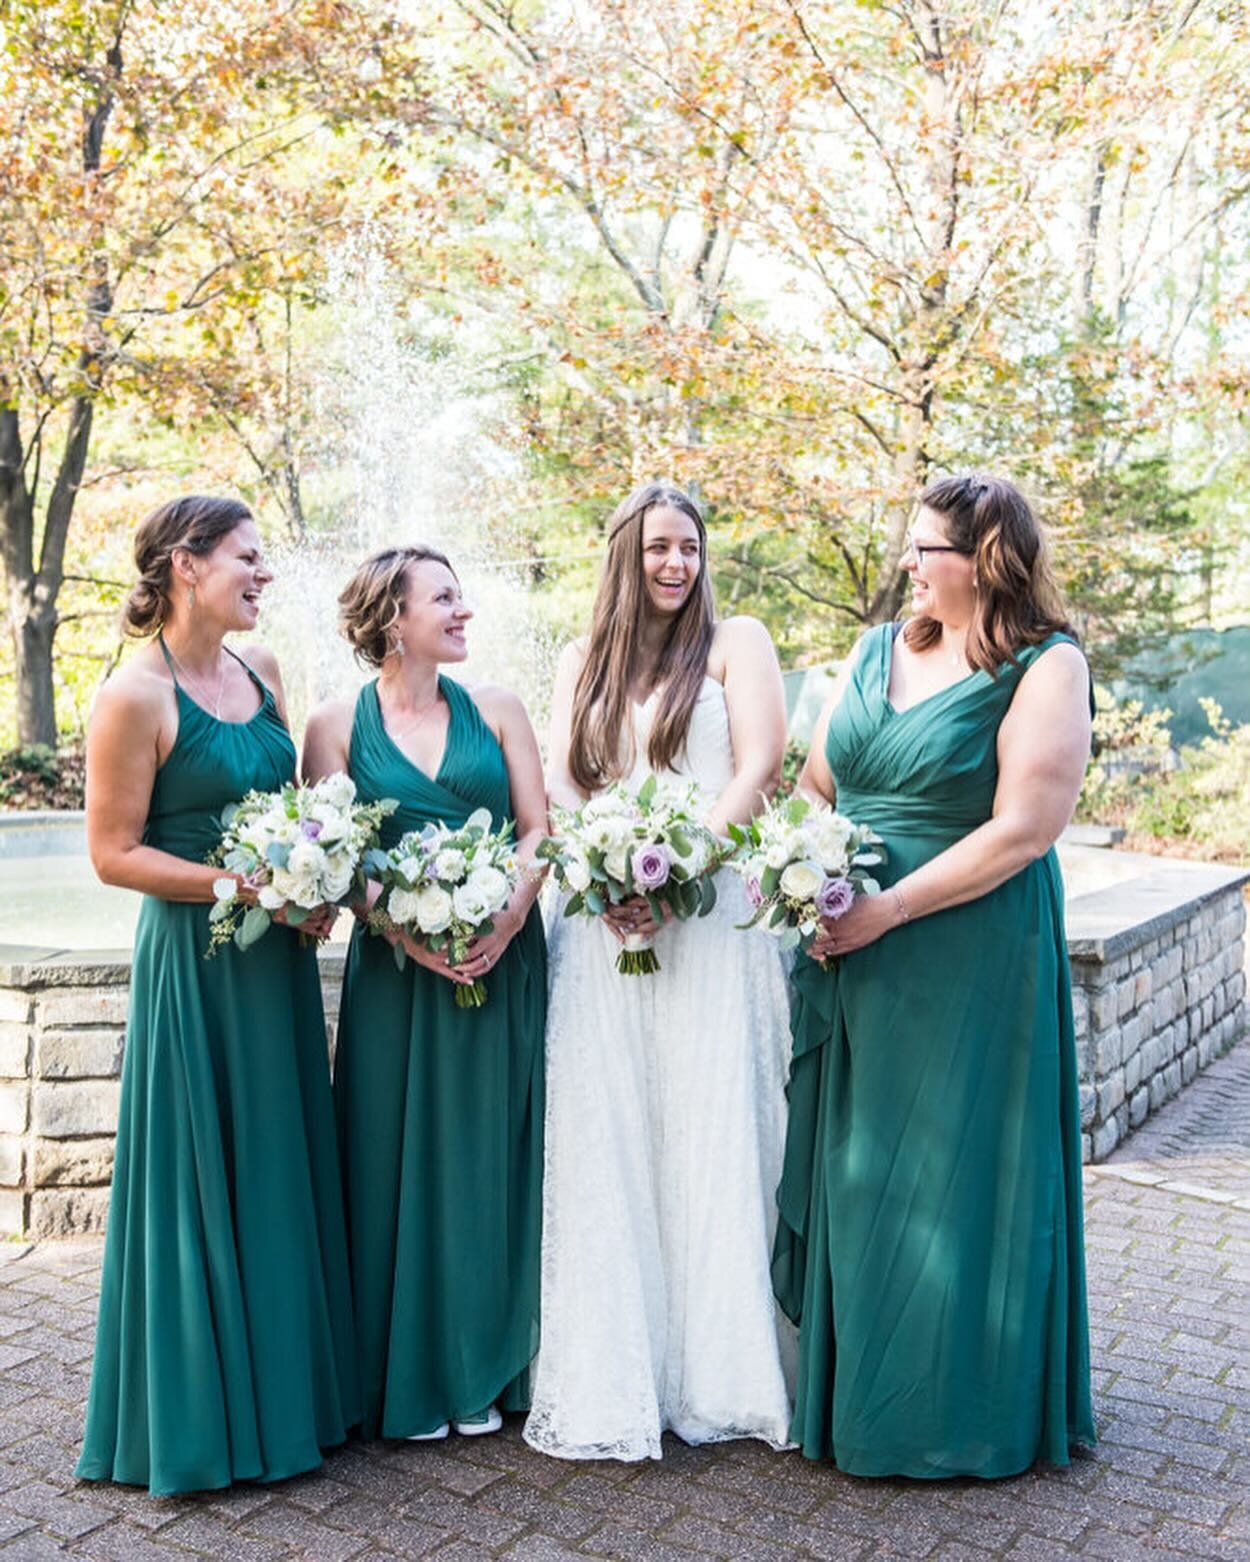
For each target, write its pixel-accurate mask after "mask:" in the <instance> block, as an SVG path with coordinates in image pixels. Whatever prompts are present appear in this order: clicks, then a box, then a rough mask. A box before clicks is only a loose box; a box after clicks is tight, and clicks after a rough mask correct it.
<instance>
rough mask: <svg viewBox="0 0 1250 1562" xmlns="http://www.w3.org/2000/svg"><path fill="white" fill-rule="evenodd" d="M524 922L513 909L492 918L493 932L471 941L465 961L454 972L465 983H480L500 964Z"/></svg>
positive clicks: (454, 967)
mask: <svg viewBox="0 0 1250 1562" xmlns="http://www.w3.org/2000/svg"><path fill="white" fill-rule="evenodd" d="M524 921H525V918H524V917H521V916H518V915H517V914H516V912H515V911H513V910H512V909H511V907H508V908H506V909H505V910H503V911H500V912H497V913H496V914H495V916H493V917H492V918H491V923H492V927H491V931H490V932H489V933H487V934H486V936H485V937H484V938H474V939H471V940H470V941H469V947H468V950H467V951H466V953H465V957H464V959H463V960H462V961H461V962H460V964H459V965H457V966H453V967H452V970H453V971H455V973H456V975H457V976H458V977H459V978H460V979H461V980H463V981H466V982H480V981H481V980H482V978H483V977H484V976H485V975H486V973H487V971H490V970H492V969H493V968H494V967H495V966H497V965H498V964H499V962H500V960H501V959H502V958H503V952H504V950H505V949H506V948H507V947H508V945H509V944H510V943H511V942H512V940H513V939H514V938H515V937H516V936H517V934H518V933H519V932H520V931H521V927H522V924H523V923H524Z"/></svg>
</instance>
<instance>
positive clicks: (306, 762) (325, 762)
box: [299, 700, 355, 786]
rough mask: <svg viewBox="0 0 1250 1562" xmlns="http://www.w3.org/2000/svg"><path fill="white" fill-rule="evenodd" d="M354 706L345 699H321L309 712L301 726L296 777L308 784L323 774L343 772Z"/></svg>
mask: <svg viewBox="0 0 1250 1562" xmlns="http://www.w3.org/2000/svg"><path fill="white" fill-rule="evenodd" d="M354 715H355V709H354V707H353V706H352V705H351V704H350V702H349V701H347V700H325V701H323V702H322V703H321V704H320V705H318V706H317V708H316V709H315V710H314V711H313V713H312V715H311V716H309V718H308V725H307V726H306V727H305V728H304V751H303V753H302V754H301V756H300V766H299V769H300V776H301V777H302V778H303V780H305V781H306V782H308V784H309V785H310V786H311V785H312V783H313V782H314V781H320V780H322V779H323V777H325V776H332V775H335V774H337V773H338V772H339V771H340V770H341V771H346V769H347V765H348V758H349V755H350V751H351V742H352V718H353V716H354Z"/></svg>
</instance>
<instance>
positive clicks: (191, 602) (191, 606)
mask: <svg viewBox="0 0 1250 1562" xmlns="http://www.w3.org/2000/svg"><path fill="white" fill-rule="evenodd" d="M187 612H188V613H194V612H195V587H194V585H191V586H188V587H187Z"/></svg>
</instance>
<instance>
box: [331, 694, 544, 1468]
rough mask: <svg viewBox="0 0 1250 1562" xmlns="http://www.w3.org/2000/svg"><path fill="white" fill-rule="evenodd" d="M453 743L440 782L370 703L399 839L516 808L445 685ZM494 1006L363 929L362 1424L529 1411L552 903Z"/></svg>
mask: <svg viewBox="0 0 1250 1562" xmlns="http://www.w3.org/2000/svg"><path fill="white" fill-rule="evenodd" d="M439 687H440V690H441V692H442V694H443V697H444V698H445V699H446V701H447V704H448V706H449V707H450V712H451V716H450V721H449V725H448V729H447V745H446V749H445V750H444V754H443V759H442V763H441V764H440V766H439V768H438V773H437V775H435V776H432V777H431V776H428V775H426V774H425V772H424V771H422V770H420V769H418V767H417V766H416V765H414V764H413V763H412V761H411V760H409V759H408V758H407V756H406V755H405V754H404V753H403V752H402V751H401V750H400V749H399V748H398V747H397V746H396V745H395V743H394V742H393V741H392V739H391V738H390V736H389V734H388V733H387V731H386V728H385V727H384V726H383V724H382V715H381V711H380V710H379V707H378V695H377V685H376V683H369V684H366V685H365V687H364V688H363V689H362V690H361V692H360V696H359V699H358V700H357V703H356V715H355V720H354V722H353V726H352V739H351V761H350V772H351V775H352V777H353V779H354V780H355V782H356V786H357V789H358V792H359V795H360V796H361V797H362V798H364V799H366V800H372V799H375V798H382V797H394V798H398V799H399V804H400V806H399V810H398V812H397V813H395V814H392V815H391V817H390V818H389V819H388V820H386V822H385V823H384V825H383V844H384V845H386V846H391V845H393V844H394V842H395V841H396V840H398V838H399V837H400V836H401V835H402V834H404V833H405V832H406V831H408V830H414V829H419V828H420V827H421V826H422V825H424V824H428V823H431V822H435V823H437V822H442V823H444V824H447V825H449V826H451V827H452V828H456V827H458V826H460V825H461V824H463V823H464V821H465V820H466V819H467V818H468V816H469V815H470V814H471V813H472V812H473V810H474V809H476V808H487V809H489V810H490V813H491V816H492V818H493V820H494V822H495V826H496V827H498V826H499V825H501V824H502V823H503V822H504V821H505V820H506V819H508V818H510V817H511V798H510V794H509V790H508V772H507V768H506V766H505V763H504V756H503V751H502V750H501V749H500V746H499V744H498V742H497V741H496V740H495V737H494V735H493V733H492V732H491V731H490V729H489V727H487V725H486V723H485V722H484V721H483V719H482V716H481V714H480V712H479V711H478V708H477V706H476V705H475V704H474V702H473V700H472V698H471V697H470V696H469V695H468V694H467V693H466V692H465V690H464V689H463V688H462V687H461V686H460V685H459V684H457V683H455V682H454V681H453V680H451V679H448V678H440V679H439ZM486 988H487V1002H486V1004H485V1005H484V1006H483V1007H482V1008H481V1009H459V1008H457V1007H456V1005H455V1001H454V993H455V989H454V987H453V986H452V984H451V982H449V981H448V980H447V979H446V978H445V977H441V976H437V975H435V974H434V973H433V972H432V971H428V970H426V969H425V968H424V967H423V966H420V965H417V964H416V962H415V961H412V960H409V961H408V962H406V964H405V966H404V969H403V970H402V971H400V970H398V969H397V968H396V965H395V959H394V953H393V951H392V949H391V946H390V945H389V944H388V943H387V942H386V940H385V939H382V938H378V937H376V936H373V935H370V934H369V933H367V932H366V931H365V930H364V929H363V928H359V927H358V928H357V929H356V932H355V934H354V936H353V938H352V944H351V949H350V951H349V953H348V958H347V970H346V973H345V976H344V981H343V1002H342V1007H341V1010H340V1018H339V1040H338V1049H337V1053H336V1058H335V1072H334V1094H335V1101H336V1105H337V1109H338V1120H339V1150H340V1156H341V1159H342V1164H343V1178H344V1186H345V1189H346V1198H345V1202H346V1207H347V1225H348V1247H349V1250H350V1256H351V1271H352V1288H353V1294H354V1302H355V1309H356V1326H357V1332H358V1338H359V1345H360V1364H361V1380H362V1389H363V1395H364V1433H365V1435H366V1436H371V1437H376V1436H378V1435H381V1436H384V1437H407V1436H412V1435H416V1434H420V1433H423V1432H429V1431H433V1430H434V1429H435V1428H436V1427H438V1426H439V1425H440V1424H441V1423H442V1422H444V1421H463V1420H469V1419H472V1418H473V1417H474V1416H476V1415H479V1414H480V1413H481V1412H482V1411H483V1410H485V1409H486V1408H487V1407H488V1406H489V1405H491V1404H492V1403H495V1402H498V1403H499V1404H500V1405H501V1407H502V1408H503V1409H507V1410H521V1409H524V1408H525V1407H526V1405H527V1403H528V1397H529V1373H528V1368H529V1364H530V1362H531V1360H532V1359H533V1357H534V1354H535V1351H536V1350H537V1348H538V1273H539V1243H540V1223H541V1212H542V1164H543V1152H542V1125H543V1027H544V1023H545V1020H546V1007H547V958H546V944H545V941H544V938H543V930H542V922H541V919H540V917H539V914H538V911H537V909H536V908H535V910H533V911H532V912H531V913H530V916H529V918H528V919H527V921H526V923H525V925H524V927H523V928H522V929H521V931H520V932H519V933H518V934H517V936H516V937H515V938H514V939H513V940H512V942H511V944H509V946H508V948H507V950H506V951H505V952H504V955H503V958H502V959H501V960H500V961H499V963H498V965H496V966H495V968H494V969H493V970H492V971H491V972H490V974H489V975H488V976H487V977H486Z"/></svg>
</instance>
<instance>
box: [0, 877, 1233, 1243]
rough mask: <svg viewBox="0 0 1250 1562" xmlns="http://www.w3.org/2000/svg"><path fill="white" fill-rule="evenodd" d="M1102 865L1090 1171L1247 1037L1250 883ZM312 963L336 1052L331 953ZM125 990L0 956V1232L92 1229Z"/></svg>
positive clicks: (108, 1157) (1083, 991)
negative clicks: (1245, 890)
mask: <svg viewBox="0 0 1250 1562" xmlns="http://www.w3.org/2000/svg"><path fill="white" fill-rule="evenodd" d="M1086 850H1094V849H1093V848H1086ZM1099 856H1101V857H1102V858H1103V859H1105V860H1106V865H1107V867H1108V868H1110V867H1111V866H1112V865H1113V866H1114V871H1115V873H1116V874H1118V875H1119V876H1120V879H1121V882H1119V883H1116V884H1113V885H1111V886H1110V887H1108V888H1104V889H1100V890H1094V891H1092V892H1090V893H1086V894H1083V895H1078V896H1077V897H1076V898H1075V899H1073V900H1072V901H1070V902H1069V904H1068V911H1067V923H1068V948H1069V954H1070V956H1071V960H1072V978H1073V995H1074V1003H1075V1009H1076V1024H1077V1043H1078V1048H1079V1053H1080V1067H1081V1127H1082V1140H1083V1150H1084V1156H1085V1159H1086V1160H1090V1159H1092V1160H1102V1159H1103V1158H1104V1157H1105V1156H1107V1155H1109V1154H1110V1153H1111V1151H1112V1150H1113V1149H1114V1148H1115V1146H1116V1145H1117V1144H1119V1143H1120V1142H1121V1140H1123V1139H1124V1137H1125V1136H1126V1135H1127V1134H1129V1133H1130V1132H1131V1131H1132V1130H1133V1129H1134V1128H1136V1127H1137V1126H1138V1125H1139V1124H1140V1123H1141V1122H1142V1121H1143V1120H1144V1119H1145V1117H1146V1116H1147V1115H1148V1114H1149V1113H1150V1112H1152V1111H1154V1110H1155V1109H1156V1108H1157V1107H1159V1106H1160V1105H1162V1103H1163V1102H1164V1101H1166V1100H1168V1099H1170V1098H1171V1097H1172V1096H1174V1095H1175V1094H1176V1093H1177V1091H1178V1090H1180V1089H1182V1088H1183V1087H1184V1086H1185V1085H1186V1084H1188V1083H1189V1081H1190V1080H1191V1079H1193V1077H1194V1076H1195V1075H1196V1074H1197V1072H1198V1070H1199V1069H1201V1068H1203V1067H1205V1065H1206V1064H1207V1063H1209V1062H1210V1061H1211V1060H1212V1058H1214V1057H1216V1056H1218V1054H1219V1053H1221V1052H1223V1051H1225V1050H1227V1048H1228V1047H1230V1046H1231V1045H1232V1044H1233V1042H1234V1041H1235V1040H1236V1039H1237V1038H1238V1037H1239V1036H1240V1035H1241V1034H1242V1033H1243V1031H1244V1030H1245V1028H1246V979H1245V970H1244V964H1245V926H1246V912H1245V906H1244V904H1243V901H1242V886H1243V885H1244V884H1245V882H1246V881H1247V880H1248V879H1250V873H1247V872H1243V871H1240V870H1234V869H1227V868H1213V867H1210V866H1207V865H1201V864H1193V863H1177V862H1171V861H1164V860H1162V859H1158V858H1151V857H1140V858H1136V859H1131V858H1129V857H1128V856H1127V854H1124V853H1115V854H1114V856H1113V857H1109V855H1108V854H1107V853H1105V852H1103V853H1096V854H1095V858H1093V859H1090V861H1091V862H1092V864H1093V867H1092V868H1089V874H1093V875H1094V876H1095V877H1096V870H1097V868H1098V862H1097V857H1099ZM1088 866H1089V865H1088V864H1087V865H1086V867H1087V868H1088ZM1087 876H1089V875H1088V874H1087ZM320 964H321V972H322V986H323V990H324V992H325V998H326V1013H327V1015H328V1016H329V1018H330V1024H329V1027H328V1028H329V1032H330V1034H329V1036H328V1042H329V1044H330V1047H331V1050H332V1048H333V1028H334V1017H335V1016H336V1015H337V1012H338V997H339V984H340V982H341V979H342V966H343V954H342V949H341V946H340V947H338V948H332V949H331V950H330V951H328V952H325V951H323V953H322V955H321V956H320ZM129 980H130V965H129V959H128V956H127V955H126V953H124V952H122V953H107V952H105V953H99V952H96V953H76V954H57V953H55V952H53V951H48V950H34V949H13V948H8V949H5V948H0V1235H20V1234H22V1233H25V1234H28V1235H30V1236H38V1237H43V1236H62V1235H68V1234H70V1233H71V1232H81V1231H93V1230H98V1229H100V1228H101V1227H102V1225H103V1223H104V1219H105V1215H106V1213H107V1208H108V1186H109V1178H110V1176H111V1174H112V1164H113V1136H114V1132H115V1129H116V1122H117V1102H118V1092H119V1088H120V1076H121V1060H122V1042H123V1033H124V1027H125V1019H126V1004H127V996H128V984H129Z"/></svg>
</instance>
